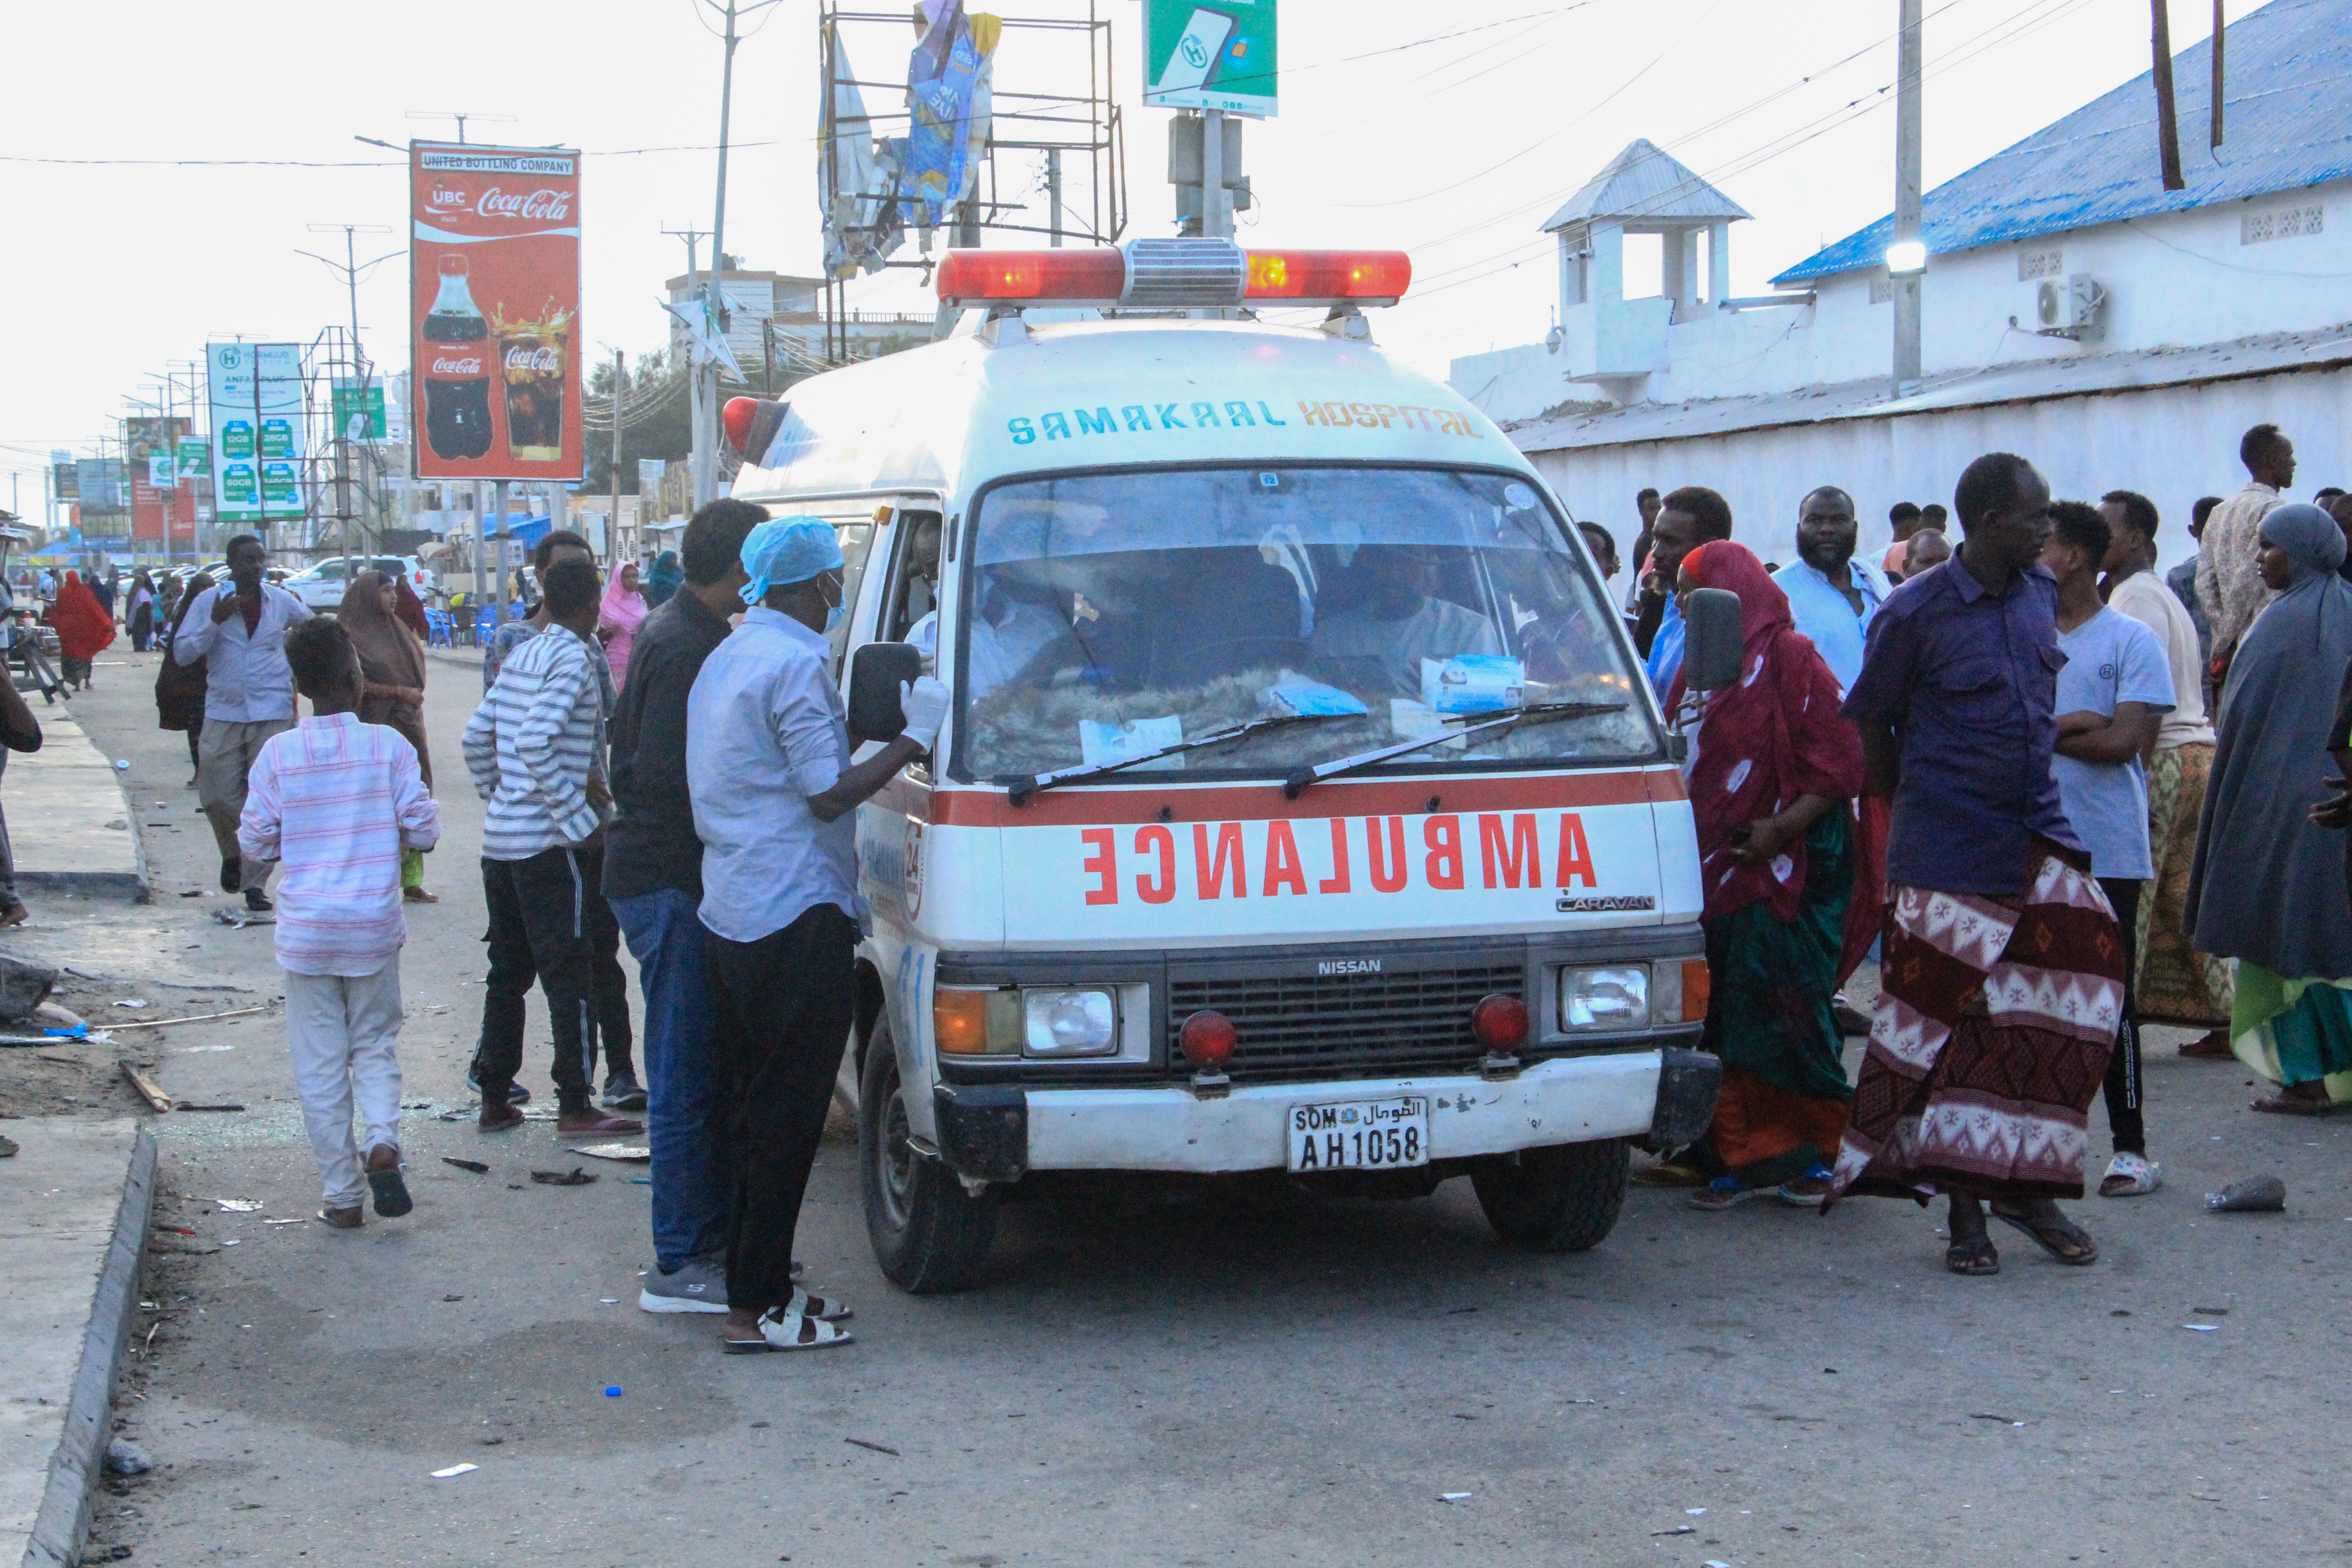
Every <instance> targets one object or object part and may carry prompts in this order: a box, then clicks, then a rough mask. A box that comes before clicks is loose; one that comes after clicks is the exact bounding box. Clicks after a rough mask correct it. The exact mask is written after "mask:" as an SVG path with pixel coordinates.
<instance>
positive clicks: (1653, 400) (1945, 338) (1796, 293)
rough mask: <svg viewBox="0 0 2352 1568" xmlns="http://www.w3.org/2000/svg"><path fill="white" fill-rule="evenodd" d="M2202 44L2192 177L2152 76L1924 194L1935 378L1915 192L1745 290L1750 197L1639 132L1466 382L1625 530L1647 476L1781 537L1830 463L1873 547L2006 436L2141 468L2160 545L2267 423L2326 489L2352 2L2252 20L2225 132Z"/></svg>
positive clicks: (2339, 0) (2296, 3)
mask: <svg viewBox="0 0 2352 1568" xmlns="http://www.w3.org/2000/svg"><path fill="white" fill-rule="evenodd" d="M2210 47H2211V46H2210V43H2200V44H2199V45H2198V46H2196V47H2193V48H2191V49H2189V50H2188V51H2187V52H2186V53H2184V54H2183V55H2181V56H2180V57H2179V58H2178V59H2177V61H2176V63H2175V68H2174V78H2175V80H2176V81H2177V82H2178V83H2179V123H2180V125H2181V127H2182V142H2183V146H2182V149H2181V154H2182V164H2183V170H2184V173H2185V174H2186V175H2187V182H2188V188H2187V189H2185V190H2181V191H2170V192H2168V191H2166V190H2165V189H2163V186H2162V182H2161V180H2160V178H2159V175H2158V153H2157V134H2156V123H2155V121H2156V100H2155V92H2154V89H2153V87H2152V85H2151V83H2150V79H2149V78H2148V77H2147V76H2142V77H2140V78H2139V79H2137V80H2135V81H2132V82H2129V83H2127V84H2126V85H2125V86H2123V87H2120V88H2117V89H2116V90H2115V91H2113V92H2110V93H2108V94H2106V95H2105V97H2103V98H2100V99H2098V100H2095V101H2094V102H2092V103H2089V104H2087V105H2085V106H2084V107H2083V108H2081V109H2079V110H2075V111H2074V113H2072V114H2069V115H2067V116H2066V117H2065V118H2064V119H2063V120H2060V121H2057V122H2055V123H2054V124H2052V125H2050V126H2048V127H2046V128H2045V129H2043V130H2042V131H2040V132H2036V133H2035V134H2033V135H2032V136H2030V137H2028V138H2026V139H2025V140H2024V141H2022V142H2019V143H2018V144H2017V145H2015V146H2013V147H2011V148H2009V149H2008V150H2007V151H2005V152H2002V153H1999V154H1997V155H1995V156H1994V157H1992V158H1990V159H1988V160H1986V161H1985V162H1984V163H1980V164H1979V165H1978V166H1977V167H1975V168H1973V169H1970V170H1969V171H1968V172H1967V173H1966V174H1961V175H1959V176H1958V178H1956V179H1954V180H1951V181H1950V182H1948V184H1944V185H1941V186H1939V187H1937V189H1936V190H1934V191H1932V192H1930V193H1928V195H1927V200H1926V204H1925V220H1926V222H1925V227H1926V239H1927V247H1928V251H1929V256H1930V260H1929V264H1928V268H1927V274H1926V277H1925V279H1924V280H1923V289H1922V303H1921V312H1922V343H1921V347H1922V362H1923V365H1924V369H1925V376H1924V379H1923V381H1922V382H1921V383H1920V384H1919V385H1918V386H1917V387H1916V389H1914V390H1912V391H1911V392H1910V393H1909V395H1897V393H1896V390H1895V387H1894V386H1893V385H1892V384H1891V382H1890V380H1889V378H1888V370H1889V364H1890V356H1891V345H1892V342H1893V331H1894V322H1893V315H1894V307H1893V304H1892V303H1891V300H1890V297H1889V291H1888V288H1887V280H1886V273H1885V266H1884V264H1883V261H1882V259H1881V258H1883V257H1884V255H1885V248H1886V245H1887V242H1888V238H1889V236H1890V231H1891V227H1892V220H1891V219H1882V220H1881V221H1880V222H1878V223H1876V224H1874V225H1872V226H1870V227H1868V228H1865V229H1863V230H1862V231H1860V232H1859V233H1856V234H1853V235H1851V236H1849V237H1846V238H1844V239H1843V240H1840V241H1839V242H1837V243H1836V244H1834V245H1832V246H1830V247H1828V248H1826V249H1824V250H1822V251H1821V252H1820V253H1819V254H1817V255H1815V256H1813V257H1811V258H1807V259H1806V260H1804V261H1802V262H1800V263H1799V264H1798V265H1796V266H1795V267H1792V268H1789V269H1788V270H1787V271H1785V272H1783V273H1781V274H1780V276H1779V277H1777V278H1775V279H1773V280H1772V284H1773V288H1774V289H1775V290H1776V292H1775V293H1774V294H1772V295H1769V296H1766V297H1764V298H1761V299H1756V298H1750V299H1744V300H1743V299H1737V298H1731V297H1728V289H1727V279H1728V277H1729V247H1730V244H1731V234H1732V228H1733V225H1734V224H1735V223H1737V222H1738V220H1739V219H1740V218H1743V217H1745V216H1748V215H1747V214H1746V213H1745V212H1744V211H1743V210H1742V209H1741V208H1740V207H1739V206H1738V205H1737V204H1736V203H1734V202H1733V201H1731V199H1730V198H1729V197H1727V196H1725V195H1723V194H1722V193H1720V192H1718V191H1716V190H1715V189H1714V188H1713V187H1712V186H1710V185H1708V184H1706V181H1704V180H1702V179H1700V178H1699V177H1698V176H1697V175H1696V174H1692V173H1691V172H1690V171H1689V170H1688V169H1685V168H1684V167H1683V166H1682V165H1681V164H1680V163H1676V162H1675V160H1674V159H1673V158H1671V157H1669V156H1668V155H1666V154H1665V153H1662V152H1660V151H1659V150H1658V149H1656V148H1655V147H1653V146H1652V145H1651V144H1650V143H1648V142H1634V143H1633V145H1632V146H1630V147H1628V148H1627V149H1626V150H1625V151H1624V152H1623V153H1620V154H1619V155H1618V157H1617V159H1616V160H1614V161H1613V162H1612V163H1611V164H1610V165H1609V167H1608V168H1607V169H1604V170H1603V171H1602V172H1601V174H1599V175H1598V176H1596V177H1595V178H1594V180H1593V181H1592V182H1591V184H1588V185H1587V186H1586V187H1585V188H1584V189H1583V190H1582V191H1580V192H1579V193H1578V194H1577V195H1575V196H1574V197H1572V198H1570V202H1569V203H1568V205H1566V206H1564V207H1562V208H1561V209H1560V211H1559V214H1557V215H1555V216H1554V217H1553V218H1552V219H1551V220H1550V221H1549V223H1548V224H1547V225H1546V227H1547V229H1549V230H1551V231H1553V232H1555V233H1557V234H1558V235H1559V259H1560V304H1559V327H1558V330H1557V331H1555V332H1554V333H1553V335H1552V338H1551V339H1550V340H1548V341H1547V342H1541V343H1533V344H1529V345H1527V346H1525V347H1521V348H1515V349H1505V350H1501V351H1498V352H1496V353H1486V354H1475V355H1472V356H1469V357H1467V358H1465V359H1458V360H1456V361H1454V365H1453V374H1452V376H1451V380H1452V382H1453V384H1454V386H1455V387H1456V388H1457V389H1459V390H1460V391H1462V392H1463V393H1464V394H1465V395H1468V396H1470V397H1471V398H1473V399H1474V400H1475V402H1477V403H1478V405H1480V406H1481V407H1483V408H1485V409H1486V411H1487V412H1488V413H1490V414H1492V415H1493V416H1495V417H1496V419H1497V421H1499V422H1501V423H1502V424H1503V425H1504V426H1505V428H1506V429H1507V430H1509V431H1510V432H1511V435H1512V438H1513V439H1514V440H1515V441H1517V443H1518V444H1519V446H1520V447H1522V448H1523V449H1525V450H1526V451H1527V452H1528V454H1529V455H1530V456H1531V457H1532V458H1534V459H1535V461H1536V463H1537V466H1538V468H1541V469H1542V470H1543V471H1544V472H1545V473H1546V474H1547V475H1548V476H1549V478H1550V479H1551V480H1552V482H1553V484H1554V485H1555V487H1556V488H1557V489H1559V493H1560V496H1561V498H1562V499H1563V500H1566V501H1567V502H1568V504H1569V506H1570V508H1571V510H1574V511H1576V513H1577V514H1578V515H1579V516H1580V517H1591V518H1594V519H1596V520H1598V521H1601V522H1603V523H1604V524H1606V525H1607V526H1609V527H1610V528H1611V529H1612V531H1614V532H1616V533H1618V534H1619V535H1620V536H1621V542H1622V541H1623V540H1624V539H1626V538H1627V537H1629V536H1630V532H1631V530H1632V527H1633V494H1634V492H1635V491H1636V490H1637V489H1640V488H1641V487H1643V486H1644V485H1655V486H1657V487H1658V488H1659V489H1673V488H1674V487H1675V486H1676V485H1681V484H1704V485H1708V486H1711V487H1713V488H1714V489H1718V490H1720V491H1722V492H1723V494H1724V495H1725V496H1726V498H1727V499H1728V500H1730V502H1731V505H1732V510H1733V515H1734V516H1735V517H1736V518H1737V519H1738V537H1739V538H1740V539H1741V540H1743V541H1744V542H1748V543H1749V544H1751V545H1752V546H1753V547H1754V548H1756V549H1757V550H1758V552H1759V553H1761V554H1763V555H1765V556H1766V557H1767V558H1768V559H1778V560H1784V561H1785V560H1788V559H1790V556H1791V554H1792V552H1793V551H1794V542H1793V533H1794V528H1795V511H1796V505H1797V501H1798V499H1799V498H1800V497H1801V496H1802V495H1803V494H1804V493H1805V492H1806V491H1808V490H1810V489H1812V488H1813V487H1814V486H1815V485H1820V484H1837V485H1842V486H1843V487H1844V488H1845V489H1848V490H1850V491H1852V492H1853V496H1854V499H1855V502H1856V504H1857V506H1858V507H1859V508H1860V509H1861V511H1862V514H1863V516H1864V535H1863V537H1864V543H1865V545H1868V544H1869V543H1871V542H1874V541H1877V542H1884V541H1885V538H1886V537H1887V534H1886V529H1885V523H1884V521H1880V520H1883V519H1884V518H1885V513H1886V509H1887V507H1888V506H1890V505H1891V504H1893V503H1894V502H1895V501H1898V500H1914V501H1918V502H1922V503H1924V502H1927V501H1930V500H1943V501H1945V502H1946V503H1947V504H1949V501H1950V497H1951V490H1952V486H1953V482H1954V481H1955V480H1956V479H1958V475H1959V471H1960V469H1961V468H1963V467H1964V466H1965V465H1966V464H1967V463H1968V461H1969V459H1970V458H1974V457H1976V456H1977V455H1978V454H1979V453H1981V452H1986V451H1990V450H1996V449H2003V448H2005V449H2008V450H2012V451H2017V452H2021V453H2023V454H2025V455H2026V456H2027V457H2030V458H2032V459H2033V460H2034V461H2035V462H2036V463H2037V464H2038V465H2039V466H2040V467H2041V468H2042V471H2043V472H2044V473H2046V474H2047V475H2048V476H2049V477H2050V479H2051V483H2052V485H2053V489H2055V491H2056V492H2057V493H2058V494H2059V495H2061V496H2072V497H2076V498H2081V499H2088V500H2095V499H2096V498H2097V497H2098V496H2099V495H2100V494H2101V493H2102V492H2104V491H2105V490H2109V489H2137V490H2141V491H2144V492H2145V493H2147V495H2148V496H2150V497H2151V498H2152V499H2154V500H2155V501H2156V502H2157V504H2158V508H2159V509H2160V510H2162V511H2163V513H2164V518H2165V533H2164V538H2163V540H2162V541H2161V542H2162V545H2163V550H2164V555H2165V558H2166V561H2167V562H2168V563H2169V562H2171V561H2175V560H2178V559H2180V558H2181V557H2183V556H2185V555H2186V554H2187V553H2188V552H2189V550H2190V548H2191V545H2190V543H2189V539H2188V537H2187V533H2186V531H2185V530H2186V524H2187V521H2188V516H2189V503H2190V502H2191V501H2192V500H2195V499H2196V498H2197V497H2198V496H2200V495H2209V494H2219V495H2228V494H2230V493H2231V491H2233V490H2235V489H2238V488H2239V486H2241V485H2242V484H2243V483H2244V473H2243V470H2242V469H2241V468H2239V466H2238V463H2237V447H2238V438H2239V437H2240V435H2241V434H2242V432H2243V431H2244V430H2245V429H2246V427H2247V426H2251V425H2254V424H2258V423H2261V422H2263V421H2264V420H2270V421H2274V422H2276V423H2277V424H2279V425H2280V426H2283V427H2284V429H2285V430H2286V432H2287V434H2288V435H2289V436H2290V437H2293V438H2294V442H2295V445H2296V449H2297V452H2298V455H2299V457H2300V459H2301V472H2300V474H2299V476H2298V481H2297V485H2296V489H2297V491H2299V492H2301V493H2302V494H2304V495H2308V494H2309V493H2310V491H2311V490H2313V489H2317V488H2319V487H2321V486H2325V485H2329V484H2352V446H2347V432H2346V417H2347V413H2352V287H2347V283H2352V0H2272V3H2271V4H2270V5H2265V6H2264V7H2263V8H2262V9H2261V10H2259V11H2255V12H2252V13H2251V14H2249V15H2247V16H2244V17H2242V18H2241V19H2240V20H2238V21H2237V22H2235V23H2233V24H2231V26H2230V27H2229V29H2228V33H2227V38H2226V53H2225V61H2226V65H2227V68H2228V83H2227V88H2226V91H2225V100H2224V108H2225V110H2226V114H2225V125H2226V135H2225V139H2224V142H2223V144H2222V146H2221V148H2219V149H2218V150H2212V149H2209V148H2208V147H2207V146H2206V144H2205V143H2206V140H2207V138H2206V135H2205V129H2206V126H2207V123H2208V116H2209V103H2210V92H2209V84H2210V70H2211V67H2210ZM1931 128H1932V122H1931ZM2331 208H2333V209H2334V210H2333V211H2332V212H2331V210H2330V209H2331ZM2331 218H2332V219H2333V221H2332V222H2331V221H2330V220H2331ZM1642 233H1656V234H1661V235H1663V236H1664V239H1663V241H1662V248H1663V251H1664V267H1663V268H1662V271H1663V273H1664V276H1663V277H1662V278H1661V279H1660V280H1659V287H1658V289H1657V291H1656V293H1655V295H1654V296H1650V297H1644V298H1633V299H1628V298H1626V297H1625V296H1626V294H1627V292H1628V291H1629V289H1636V290H1639V291H1641V292H1643V293H1644V294H1646V293H1647V287H1646V284H1647V280H1646V279H1625V278H1624V276H1623V265H1624V263H1623V256H1624V237H1625V236H1626V235H1627V234H1642ZM1702 253H1704V255H1705V257H1706V263H1705V265H1704V266H1702V265H1701V263H1700V259H1699V258H1700V257H1701V255H1702ZM1701 279H1706V282H1705V284H1704V286H1702V284H1701Z"/></svg>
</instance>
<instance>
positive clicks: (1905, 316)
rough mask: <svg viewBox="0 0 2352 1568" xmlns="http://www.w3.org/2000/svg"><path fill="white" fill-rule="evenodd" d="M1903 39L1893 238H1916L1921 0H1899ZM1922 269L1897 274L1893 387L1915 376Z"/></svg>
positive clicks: (1898, 64)
mask: <svg viewBox="0 0 2352 1568" xmlns="http://www.w3.org/2000/svg"><path fill="white" fill-rule="evenodd" d="M1901 12H1902V22H1901V26H1902V42H1901V44H1900V47H1899V48H1898V50H1897V54H1896V60H1895V244H1897V245H1916V244H1917V243H1919V231H1920V221H1919V120H1920V115H1919V79H1920V47H1919V22H1920V16H1919V13H1920V0H1901ZM1922 277H1923V274H1921V273H1918V272H1901V273H1896V274H1895V276H1894V278H1893V279H1891V281H1892V282H1893V284H1894V295H1895V390H1896V391H1897V392H1898V393H1899V392H1901V391H1902V390H1904V389H1905V388H1906V387H1909V386H1912V385H1914V384H1916V383H1917V382H1918V380H1919V363H1920V362H1919V284H1920V279H1921V278H1922Z"/></svg>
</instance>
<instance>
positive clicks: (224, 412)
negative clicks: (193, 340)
mask: <svg viewBox="0 0 2352 1568" xmlns="http://www.w3.org/2000/svg"><path fill="white" fill-rule="evenodd" d="M205 386H206V395H207V397H208V398H209V400H210V405H211V417H212V431H213V437H212V447H213V450H212V474H213V517H214V520H215V521H219V522H244V523H257V522H273V521H284V520H285V519H287V518H292V517H300V516H301V515H302V514H303V511H304V510H305V508H304V503H303V499H302V458H303V453H304V451H305V450H306V449H307V447H308V445H309V441H310V430H309V420H308V416H307V407H306V405H305V402H304V397H303V386H302V350H301V346H300V345H299V344H297V343H206V344H205Z"/></svg>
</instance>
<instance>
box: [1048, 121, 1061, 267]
mask: <svg viewBox="0 0 2352 1568" xmlns="http://www.w3.org/2000/svg"><path fill="white" fill-rule="evenodd" d="M1045 212H1046V215H1047V216H1046V220H1045V221H1046V226H1048V227H1049V228H1051V229H1052V230H1053V236H1054V237H1053V239H1052V240H1051V241H1050V242H1049V243H1050V244H1051V245H1052V246H1053V247H1054V248H1055V250H1059V249H1061V248H1062V150H1061V149H1060V148H1059V147H1048V148H1046V149H1045Z"/></svg>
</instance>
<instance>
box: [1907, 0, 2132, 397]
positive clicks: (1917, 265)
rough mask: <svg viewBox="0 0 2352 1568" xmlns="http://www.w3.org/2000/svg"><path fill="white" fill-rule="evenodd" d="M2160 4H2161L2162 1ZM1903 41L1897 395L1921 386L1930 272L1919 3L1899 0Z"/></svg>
mask: <svg viewBox="0 0 2352 1568" xmlns="http://www.w3.org/2000/svg"><path fill="white" fill-rule="evenodd" d="M2158 3H2159V4H2161V0H2158ZM1898 4H1899V5H1900V7H1901V17H1902V20H1901V28H1902V40H1901V43H1900V45H1899V46H1898V47H1897V50H1896V56H1895V239H1894V243H1893V244H1891V245H1889V246H1888V247H1886V270H1887V276H1888V281H1889V282H1890V283H1891V284H1892V285H1893V293H1894V303H1895V356H1894V359H1895V365H1894V368H1895V395H1897V396H1901V395H1904V394H1905V393H1906V392H1908V391H1910V390H1911V389H1912V388H1913V387H1915V386H1916V385H1917V384H1918V383H1919V363H1920V356H1919V292H1920V290H1919V285H1920V282H1921V275H1922V274H1923V273H1924V272H1926V270H1927V244H1926V242H1925V241H1924V240H1923V239H1922V238H1921V237H1920V227H1921V225H1920V218H1919V132H1920V112H1919V110H1920V105H1919V82H1920V40H1919V24H1920V0H1898Z"/></svg>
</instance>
